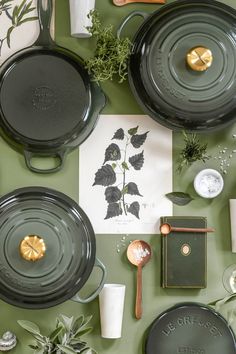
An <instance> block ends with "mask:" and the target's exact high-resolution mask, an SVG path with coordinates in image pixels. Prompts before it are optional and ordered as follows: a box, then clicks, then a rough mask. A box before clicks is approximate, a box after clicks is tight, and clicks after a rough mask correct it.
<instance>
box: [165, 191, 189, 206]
mask: <svg viewBox="0 0 236 354" xmlns="http://www.w3.org/2000/svg"><path fill="white" fill-rule="evenodd" d="M165 196H166V197H167V198H168V199H169V200H170V201H171V202H172V203H174V204H176V205H180V206H184V205H187V204H188V203H190V202H191V201H192V200H193V198H192V197H191V196H190V195H189V194H188V193H183V192H172V193H167V194H166V195H165Z"/></svg>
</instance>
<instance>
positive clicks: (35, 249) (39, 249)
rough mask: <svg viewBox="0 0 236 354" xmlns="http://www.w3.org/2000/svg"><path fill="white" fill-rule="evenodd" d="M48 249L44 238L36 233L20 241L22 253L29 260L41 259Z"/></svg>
mask: <svg viewBox="0 0 236 354" xmlns="http://www.w3.org/2000/svg"><path fill="white" fill-rule="evenodd" d="M45 251H46V246H45V243H44V240H43V239H42V238H41V237H39V236H36V235H28V236H25V238H24V239H23V240H22V241H21V243H20V254H21V256H22V258H24V259H25V260H27V261H33V262H34V261H37V260H39V259H41V258H42V257H43V256H44V254H45Z"/></svg>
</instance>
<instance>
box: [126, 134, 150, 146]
mask: <svg viewBox="0 0 236 354" xmlns="http://www.w3.org/2000/svg"><path fill="white" fill-rule="evenodd" d="M148 133H149V132H146V133H144V134H134V135H133V136H132V137H131V139H130V142H131V144H132V145H133V147H134V148H136V149H138V148H140V146H142V145H143V144H144V143H145V140H146V139H147V134H148Z"/></svg>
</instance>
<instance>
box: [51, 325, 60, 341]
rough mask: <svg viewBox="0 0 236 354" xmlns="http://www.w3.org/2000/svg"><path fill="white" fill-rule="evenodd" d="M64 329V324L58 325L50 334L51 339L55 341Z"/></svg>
mask: <svg viewBox="0 0 236 354" xmlns="http://www.w3.org/2000/svg"><path fill="white" fill-rule="evenodd" d="M62 329H63V327H62V326H59V327H57V328H56V329H55V330H54V331H53V332H52V333H51V334H50V335H49V339H50V341H52V342H54V341H55V339H56V338H57V337H58V335H59V333H60V332H61V331H62Z"/></svg>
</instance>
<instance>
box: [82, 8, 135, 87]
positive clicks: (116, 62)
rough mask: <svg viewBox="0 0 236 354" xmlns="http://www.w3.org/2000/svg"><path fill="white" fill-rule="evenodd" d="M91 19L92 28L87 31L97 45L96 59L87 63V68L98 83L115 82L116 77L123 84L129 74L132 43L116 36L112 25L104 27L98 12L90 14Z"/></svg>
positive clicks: (127, 39)
mask: <svg viewBox="0 0 236 354" xmlns="http://www.w3.org/2000/svg"><path fill="white" fill-rule="evenodd" d="M89 17H90V18H91V21H92V26H91V27H87V29H88V31H89V32H90V33H91V34H92V36H93V37H94V38H95V39H96V42H97V43H96V49H95V52H94V57H93V58H90V59H88V60H87V61H86V68H87V69H88V71H89V73H90V74H92V76H93V79H94V80H95V81H97V82H98V81H100V82H103V81H106V80H113V78H114V77H115V76H118V78H119V82H120V83H121V82H123V81H124V80H126V77H127V74H128V60H129V56H130V53H131V41H130V40H129V38H118V37H117V36H116V35H114V33H113V26H112V25H108V26H106V27H104V26H102V24H101V20H100V15H99V13H98V11H97V10H95V11H92V12H90V15H89Z"/></svg>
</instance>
